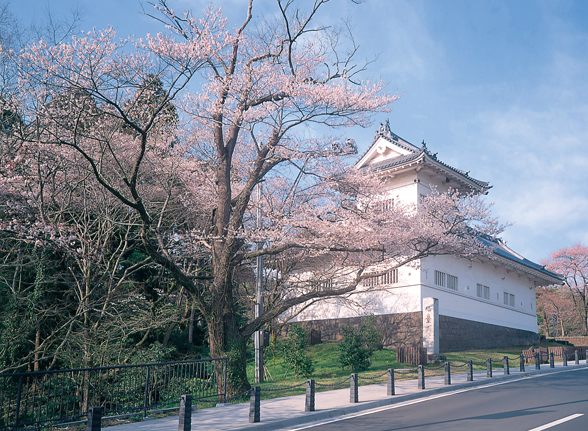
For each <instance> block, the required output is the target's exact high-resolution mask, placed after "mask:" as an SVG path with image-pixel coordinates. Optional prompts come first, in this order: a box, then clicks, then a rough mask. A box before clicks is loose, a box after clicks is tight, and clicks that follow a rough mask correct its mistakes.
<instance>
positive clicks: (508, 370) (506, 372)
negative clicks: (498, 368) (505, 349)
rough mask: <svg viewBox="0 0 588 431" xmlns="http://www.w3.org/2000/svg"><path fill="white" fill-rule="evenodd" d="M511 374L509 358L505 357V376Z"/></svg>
mask: <svg viewBox="0 0 588 431" xmlns="http://www.w3.org/2000/svg"><path fill="white" fill-rule="evenodd" d="M509 374H510V365H509V364H508V356H505V357H504V375H505V376H508V375H509Z"/></svg>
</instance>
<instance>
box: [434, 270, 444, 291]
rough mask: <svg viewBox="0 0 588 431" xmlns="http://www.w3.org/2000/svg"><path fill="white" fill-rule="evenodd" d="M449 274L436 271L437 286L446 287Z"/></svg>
mask: <svg viewBox="0 0 588 431" xmlns="http://www.w3.org/2000/svg"><path fill="white" fill-rule="evenodd" d="M446 279H447V274H445V273H444V272H441V271H437V270H435V284H436V285H437V286H441V287H445V286H446V285H447V282H446Z"/></svg>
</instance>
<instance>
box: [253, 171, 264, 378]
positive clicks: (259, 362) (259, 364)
mask: <svg viewBox="0 0 588 431" xmlns="http://www.w3.org/2000/svg"><path fill="white" fill-rule="evenodd" d="M257 229H258V230H261V182H260V183H258V184H257ZM262 248H263V241H258V242H257V250H261V249H262ZM262 314H263V256H257V277H256V283H255V318H258V317H259V316H261V315H262ZM253 340H254V344H255V383H261V382H263V350H262V345H263V328H260V329H258V330H257V331H255V334H254V338H253Z"/></svg>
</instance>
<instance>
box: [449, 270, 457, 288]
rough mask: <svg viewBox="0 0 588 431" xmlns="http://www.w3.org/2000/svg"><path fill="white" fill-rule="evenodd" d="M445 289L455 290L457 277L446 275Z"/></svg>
mask: <svg viewBox="0 0 588 431" xmlns="http://www.w3.org/2000/svg"><path fill="white" fill-rule="evenodd" d="M447 288H448V289H453V290H457V277H456V276H455V275H449V274H447Z"/></svg>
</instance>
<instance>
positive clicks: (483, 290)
mask: <svg viewBox="0 0 588 431" xmlns="http://www.w3.org/2000/svg"><path fill="white" fill-rule="evenodd" d="M477 294H478V297H480V298H484V299H490V288H489V287H488V286H484V285H483V284H480V283H478V285H477Z"/></svg>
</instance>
